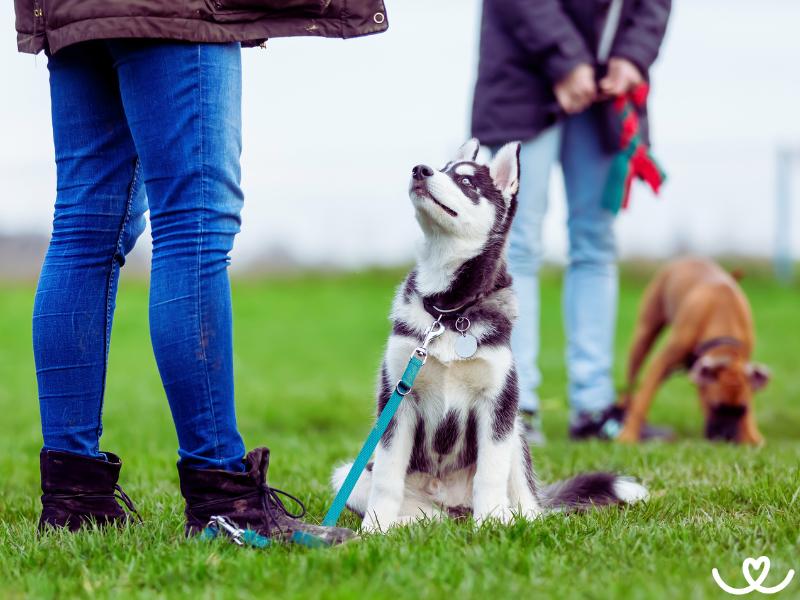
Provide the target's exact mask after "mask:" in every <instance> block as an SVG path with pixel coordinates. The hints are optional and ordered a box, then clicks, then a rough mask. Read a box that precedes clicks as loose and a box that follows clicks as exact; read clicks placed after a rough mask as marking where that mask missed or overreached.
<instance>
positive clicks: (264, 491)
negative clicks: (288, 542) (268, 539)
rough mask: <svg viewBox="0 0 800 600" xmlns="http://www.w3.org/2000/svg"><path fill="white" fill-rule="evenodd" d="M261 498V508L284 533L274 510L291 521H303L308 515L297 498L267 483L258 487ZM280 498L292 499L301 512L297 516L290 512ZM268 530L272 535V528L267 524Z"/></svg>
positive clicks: (303, 505)
mask: <svg viewBox="0 0 800 600" xmlns="http://www.w3.org/2000/svg"><path fill="white" fill-rule="evenodd" d="M258 488H259V489H258V491H259V496H260V497H261V506H262V508H263V509H264V512H265V513H266V515H267V516H268V517H269V518H270V519H271V520H272V522H273V523H274V524H275V525H276V526H277V528H278V530H279V531H280V532H281V533H283V528H282V527H281V524H280V521H279V520H278V517H277V516H275V513H274V512H273V509H278V510H280V512H282V513H283V514H284V515H285V516H287V517H289V518H290V519H302V518H303V517H304V516H305V514H306V507H305V504H303V503H302V502H301V501H300V500H299V499H298V498H297V497H296V496H293V495H292V494H290V493H288V492H284V491H283V490H279V489H278V488H273V487H270V486H268V485H267V484H266V483H263V484H261V485H259V486H258ZM280 496H285V497H286V498H291V500H292V501H293V502H294V503H295V504H297V506H299V507H300V512H299V513H297V514H295V513H292V512H290V511H289V509H287V508H286V506H285V505H284V504H283V501H282V500H281V498H280ZM267 528H268V531H269V532H270V534H271V533H272V526H270V525H269V523H267Z"/></svg>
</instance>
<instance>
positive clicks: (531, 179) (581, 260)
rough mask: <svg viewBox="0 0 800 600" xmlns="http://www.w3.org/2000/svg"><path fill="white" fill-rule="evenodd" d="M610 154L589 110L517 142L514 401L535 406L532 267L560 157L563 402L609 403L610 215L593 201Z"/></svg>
mask: <svg viewBox="0 0 800 600" xmlns="http://www.w3.org/2000/svg"><path fill="white" fill-rule="evenodd" d="M611 158H612V155H610V154H608V153H607V152H606V151H605V150H604V149H603V148H602V146H601V144H600V138H599V134H598V131H597V125H596V123H595V121H594V119H593V117H592V115H591V114H590V113H589V112H585V113H581V114H578V115H574V116H571V117H569V118H567V119H566V120H565V121H564V122H562V123H560V124H558V125H555V126H553V127H551V128H550V129H548V130H546V131H544V132H543V133H541V134H540V135H539V136H538V137H536V138H535V139H533V140H531V141H529V142H526V143H524V144H523V145H522V149H521V153H520V162H521V178H520V190H519V196H518V198H519V208H518V211H517V216H516V218H515V220H514V222H513V224H512V226H511V234H510V242H509V270H510V271H511V275H512V276H513V278H514V290H515V292H516V294H517V298H518V302H519V319H518V321H517V323H516V325H515V327H514V330H513V332H512V336H511V346H512V350H513V352H514V357H515V360H516V362H517V369H518V370H519V382H520V407H521V408H522V409H523V410H530V411H535V410H538V408H539V398H538V396H537V388H538V387H539V384H540V382H541V374H540V372H539V368H538V365H537V362H538V355H539V268H540V266H541V261H542V222H543V220H544V215H545V211H546V210H547V196H548V187H549V180H550V171H551V169H552V167H553V165H554V164H555V162H556V161H557V160H560V162H561V167H562V170H563V172H564V183H565V188H566V193H567V205H568V215H569V216H568V221H567V226H568V229H569V266H568V267H567V272H566V277H565V281H564V297H563V303H564V326H565V329H566V337H567V372H568V379H569V402H570V406H571V408H572V411H573V414H574V413H578V412H594V411H600V410H603V409H604V408H607V407H608V406H609V405H611V404H612V403H613V401H614V385H613V380H612V375H611V367H612V360H613V355H614V330H615V327H616V313H617V294H618V276H617V266H616V247H615V241H614V228H613V225H614V217H613V215H612V214H611V213H610V212H608V211H606V210H605V209H603V208H602V207H601V206H600V198H601V194H602V190H603V186H604V184H605V181H606V176H607V175H608V170H609V167H610V163H611Z"/></svg>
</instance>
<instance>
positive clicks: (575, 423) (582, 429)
mask: <svg viewBox="0 0 800 600" xmlns="http://www.w3.org/2000/svg"><path fill="white" fill-rule="evenodd" d="M624 422H625V410H624V409H623V408H622V407H620V406H616V405H612V406H609V407H608V408H607V409H606V410H603V411H599V412H580V413H578V414H577V415H575V417H574V418H573V420H572V421H571V422H570V425H569V437H570V439H573V440H588V439H593V438H594V439H600V440H613V439H616V438H617V436H618V435H619V434H620V432H621V431H622V424H623V423H624ZM673 437H674V433H673V431H672V430H671V429H670V428H668V427H657V426H654V425H649V424H647V423H645V424H644V426H643V427H642V433H641V438H640V439H641V440H643V441H645V440H670V439H673Z"/></svg>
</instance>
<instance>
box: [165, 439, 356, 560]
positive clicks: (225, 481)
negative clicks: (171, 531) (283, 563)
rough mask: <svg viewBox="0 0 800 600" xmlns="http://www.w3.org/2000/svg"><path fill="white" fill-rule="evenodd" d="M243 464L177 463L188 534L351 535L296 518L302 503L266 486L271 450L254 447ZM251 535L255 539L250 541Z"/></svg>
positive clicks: (324, 538) (266, 538) (323, 540)
mask: <svg viewBox="0 0 800 600" xmlns="http://www.w3.org/2000/svg"><path fill="white" fill-rule="evenodd" d="M244 463H245V467H246V469H247V470H246V472H244V473H234V472H231V471H221V470H216V469H207V470H206V469H202V470H201V469H192V468H188V467H184V466H181V465H178V474H179V475H180V480H181V493H182V494H183V497H184V499H185V500H186V535H187V536H191V535H197V534H199V533H203V532H205V533H208V532H209V531H211V532H214V531H215V530H217V529H222V530H223V531H224V533H226V534H228V535H231V533H232V531H233V535H232V536H231V537H233V539H234V541H236V542H237V543H242V539H240V536H239V533H240V534H242V536H243V539H244V541H245V542H246V543H250V544H251V545H256V546H265V545H268V543H270V542H273V541H277V542H297V543H302V544H304V545H332V544H339V543H342V542H344V541H346V540H349V539H351V538H353V537H355V533H354V532H353V531H351V530H350V529H344V528H341V527H322V526H320V525H311V524H308V523H304V522H303V521H301V520H300V519H301V518H302V517H303V516H304V515H305V507H304V506H303V504H302V503H301V502H300V501H299V500H298V499H297V498H295V497H294V496H292V495H290V494H287V493H285V492H282V491H280V490H276V489H275V488H272V487H270V486H269V485H267V469H268V468H269V449H267V448H256V449H255V450H253V451H252V452H250V453H249V454H248V455H247V457H246V458H245V459H244ZM279 495H283V496H286V497H287V498H290V499H292V500H293V501H294V502H296V503H297V505H298V506H299V507H300V509H301V510H300V512H299V514H293V513H291V512H290V511H289V510H287V509H286V507H285V506H284V505H283V502H281V499H280V497H279ZM218 517H222V519H218ZM253 534H256V535H255V536H254V535H253ZM253 538H255V540H256V541H254V542H251V541H249V540H253ZM316 541H318V542H319V544H316V543H315V542H316Z"/></svg>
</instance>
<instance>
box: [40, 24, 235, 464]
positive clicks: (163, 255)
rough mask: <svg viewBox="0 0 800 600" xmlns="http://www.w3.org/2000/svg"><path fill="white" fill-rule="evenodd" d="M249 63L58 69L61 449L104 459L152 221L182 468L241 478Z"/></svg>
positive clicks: (187, 53)
mask: <svg viewBox="0 0 800 600" xmlns="http://www.w3.org/2000/svg"><path fill="white" fill-rule="evenodd" d="M240 61H241V56H240V47H239V45H238V44H188V43H178V42H154V41H125V40H120V41H108V42H105V41H97V42H87V43H82V44H77V45H74V46H69V47H67V48H65V49H63V50H61V51H59V52H58V53H57V54H55V55H53V56H51V57H50V58H49V61H48V69H49V71H50V92H51V102H52V121H53V137H54V142H55V154H56V171H57V186H58V191H57V195H56V205H55V216H54V219H53V233H52V238H51V241H50V246H49V249H48V251H47V256H46V258H45V261H44V265H43V267H42V273H41V276H40V279H39V287H38V289H37V292H36V299H35V303H34V314H33V345H34V354H35V358H36V374H37V379H38V384H39V402H40V408H41V418H42V433H43V436H44V447H45V448H46V449H53V450H63V451H67V452H73V453H76V454H80V455H85V456H90V457H100V456H102V455H101V454H100V448H99V443H100V435H101V433H102V422H101V416H102V408H103V396H104V391H105V378H106V368H107V363H108V361H107V358H108V349H109V342H110V338H111V324H112V320H113V317H114V306H115V297H116V292H117V282H118V280H119V275H120V268H121V267H122V266H123V265H124V264H125V255H126V254H127V253H128V252H130V250H131V249H132V248H133V246H134V244H135V242H136V239H137V238H138V236H139V235H140V234H141V233H142V231H143V230H144V227H145V217H144V214H145V211H146V210H147V209H148V208H149V210H150V222H151V227H152V234H153V259H152V271H151V279H150V337H151V341H152V345H153V351H154V353H155V357H156V362H157V363H158V368H159V372H160V374H161V379H162V382H163V385H164V389H165V391H166V395H167V399H168V401H169V405H170V409H171V411H172V417H173V419H174V422H175V427H176V429H177V433H178V443H179V446H180V449H179V456H180V460H181V462H182V464H186V465H189V466H192V467H196V468H222V469H228V470H242V468H243V466H242V462H241V461H242V457H243V456H244V451H245V449H244V444H243V443H242V438H241V436H240V435H239V432H238V430H237V426H236V414H235V410H234V399H233V364H232V363H233V361H232V356H233V350H232V347H233V344H232V334H231V329H232V323H231V321H232V317H231V294H230V284H229V281H228V272H227V267H228V263H229V257H228V254H229V252H230V250H231V248H232V246H233V239H234V236H235V235H236V233H238V231H239V227H240V223H241V221H240V216H239V215H240V211H241V208H242V204H243V196H242V191H241V189H240V187H239V181H240V170H239V157H240V154H241V62H240ZM145 192H146V195H145ZM131 410H135V408H134V407H132V408H131Z"/></svg>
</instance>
